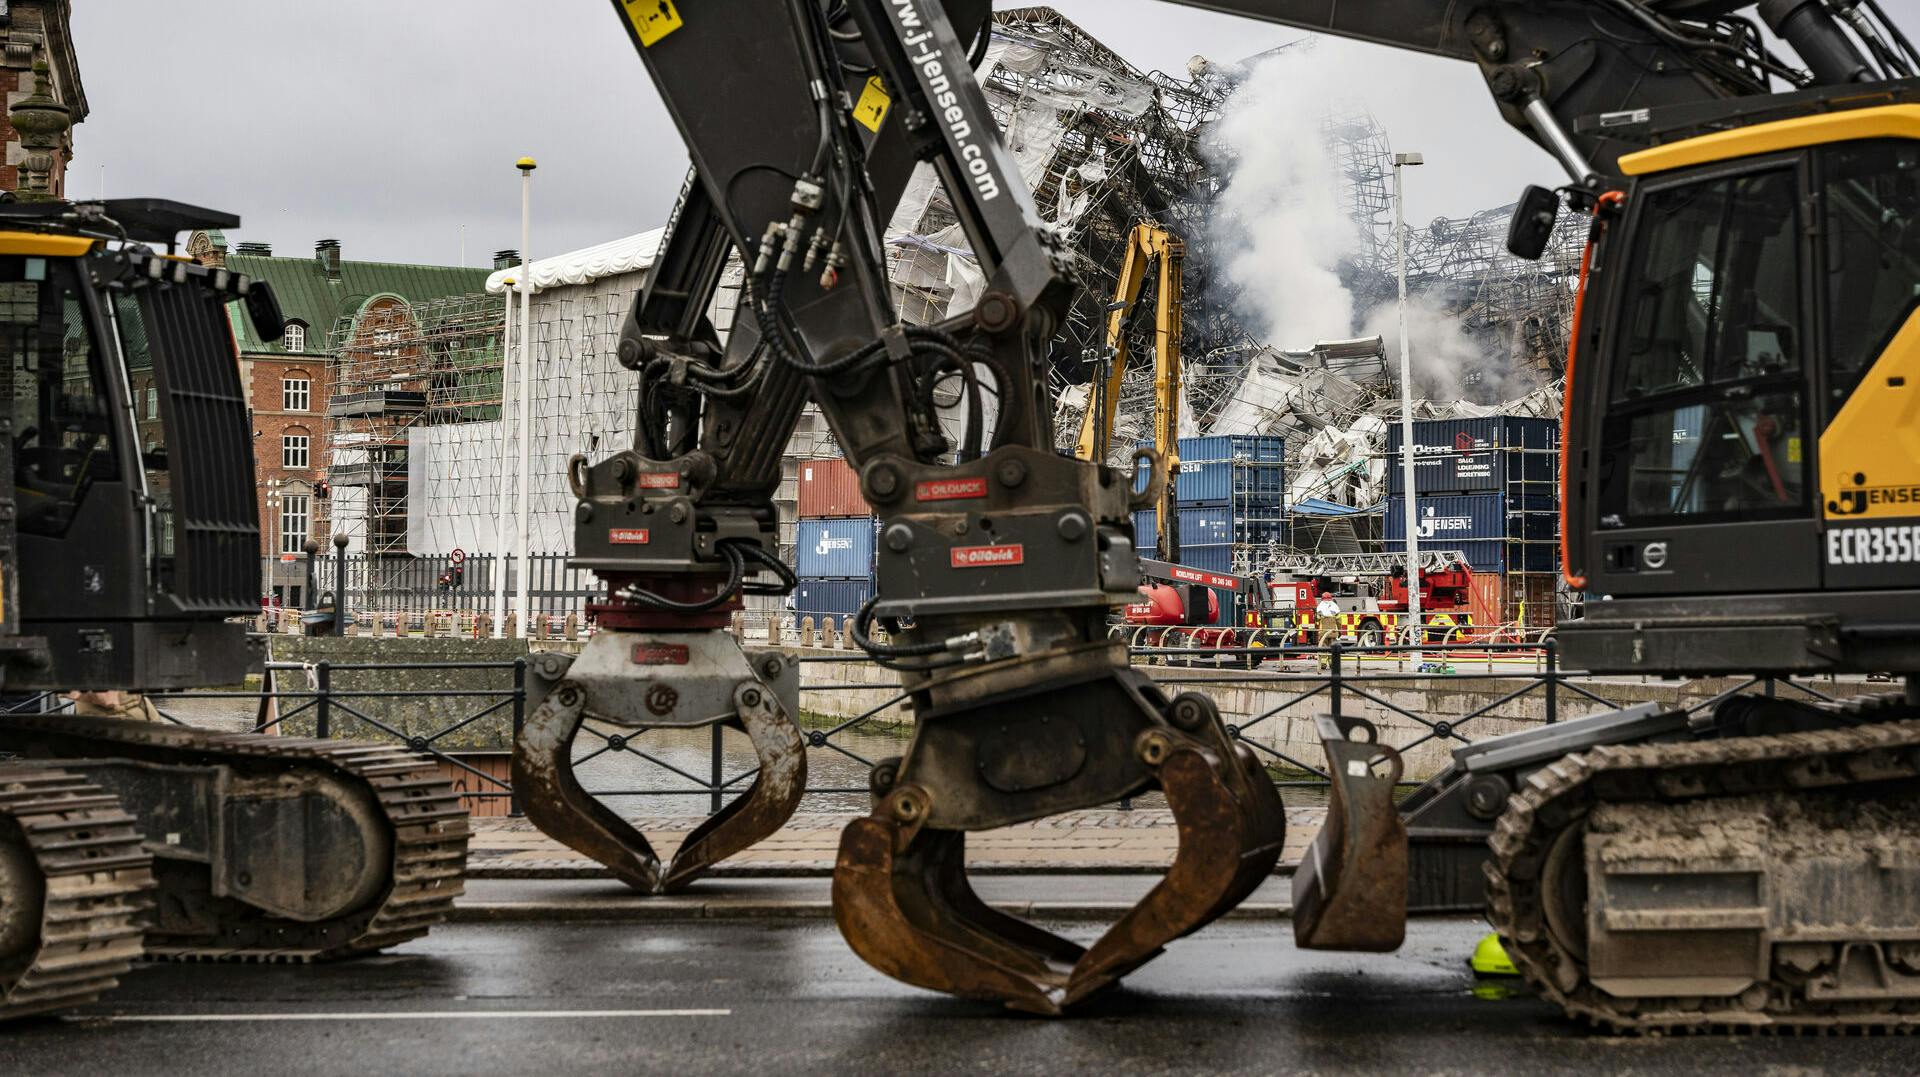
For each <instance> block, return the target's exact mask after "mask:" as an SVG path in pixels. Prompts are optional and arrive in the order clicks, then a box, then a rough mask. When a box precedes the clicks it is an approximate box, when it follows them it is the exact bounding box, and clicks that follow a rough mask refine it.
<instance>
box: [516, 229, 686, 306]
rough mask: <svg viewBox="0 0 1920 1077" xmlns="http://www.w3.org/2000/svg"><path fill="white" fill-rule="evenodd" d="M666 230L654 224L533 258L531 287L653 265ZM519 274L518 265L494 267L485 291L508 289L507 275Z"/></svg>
mask: <svg viewBox="0 0 1920 1077" xmlns="http://www.w3.org/2000/svg"><path fill="white" fill-rule="evenodd" d="M666 231H667V230H666V229H664V228H655V229H653V230H652V231H650V232H641V233H639V234H637V235H631V236H625V237H622V238H620V239H615V240H609V241H608V242H606V243H597V244H595V245H593V246H591V247H582V248H581V249H579V250H577V251H568V252H567V253H566V254H559V255H555V256H554V257H552V258H540V259H536V260H535V261H534V263H533V287H534V290H535V291H545V290H546V289H548V288H553V287H556V286H558V285H562V284H590V283H592V282H593V281H596V280H599V279H601V278H602V277H612V276H618V275H620V274H622V273H636V272H639V271H640V270H643V269H646V268H647V267H649V266H651V265H653V259H654V256H655V255H657V254H659V253H660V239H661V237H662V236H664V235H666ZM519 275H520V267H519V266H517V265H516V266H512V267H510V268H508V269H497V270H495V271H494V272H493V275H492V276H490V277H488V278H487V291H488V292H491V293H492V294H494V295H502V294H504V293H505V292H506V290H507V284H506V281H507V278H508V277H514V278H518V277H519ZM516 313H517V312H516Z"/></svg>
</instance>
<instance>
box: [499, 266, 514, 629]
mask: <svg viewBox="0 0 1920 1077" xmlns="http://www.w3.org/2000/svg"><path fill="white" fill-rule="evenodd" d="M501 283H502V284H504V285H506V293H507V310H506V314H505V315H504V316H503V320H502V322H501V325H500V470H499V473H498V474H497V476H496V479H497V481H498V482H499V484H500V485H499V487H498V489H496V490H495V491H494V504H493V638H494V639H501V638H503V637H504V636H505V635H506V631H507V480H508V479H509V477H511V475H512V472H510V471H508V470H507V429H508V427H507V368H508V366H509V357H510V356H512V355H513V300H514V285H515V284H516V283H518V282H517V280H516V279H515V278H513V277H507V278H505V279H504V280H502V281H501Z"/></svg>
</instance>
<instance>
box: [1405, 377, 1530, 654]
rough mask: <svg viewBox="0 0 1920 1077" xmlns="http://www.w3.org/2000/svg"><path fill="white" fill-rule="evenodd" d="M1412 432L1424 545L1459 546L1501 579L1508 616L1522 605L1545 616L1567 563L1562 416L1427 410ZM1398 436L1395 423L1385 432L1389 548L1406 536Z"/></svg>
mask: <svg viewBox="0 0 1920 1077" xmlns="http://www.w3.org/2000/svg"><path fill="white" fill-rule="evenodd" d="M1413 439H1414V489H1415V494H1416V500H1415V505H1414V508H1415V511H1416V512H1417V513H1418V517H1419V518H1418V521H1417V525H1416V526H1417V529H1418V530H1417V534H1418V535H1419V539H1420V548H1421V549H1423V550H1459V551H1460V552H1461V553H1463V554H1465V555H1466V558H1467V562H1468V564H1469V565H1471V566H1472V568H1473V571H1474V575H1475V576H1476V577H1488V578H1490V579H1492V580H1494V581H1497V583H1498V587H1499V594H1500V596H1501V608H1502V620H1507V621H1511V620H1516V619H1518V618H1519V617H1520V616H1521V615H1522V614H1523V613H1524V615H1525V618H1526V620H1527V621H1528V622H1529V623H1547V622H1543V621H1542V618H1548V619H1550V618H1551V616H1552V613H1553V603H1552V595H1553V580H1554V575H1555V573H1557V572H1558V571H1559V567H1560V545H1559V525H1560V499H1559V481H1560V427H1559V424H1558V423H1556V422H1554V421H1553V420H1551V419H1538V418H1533V417H1531V416H1517V415H1493V416H1487V417H1484V418H1477V419H1426V420H1421V421H1419V422H1416V423H1414V424H1413ZM1400 445H1401V437H1400V427H1399V426H1398V425H1397V424H1396V425H1394V426H1393V427H1392V428H1391V429H1390V430H1389V432H1388V438H1387V465H1388V478H1387V483H1388V485H1387V490H1388V495H1387V513H1386V521H1385V523H1386V547H1387V549H1388V550H1389V551H1390V552H1401V551H1404V550H1405V549H1406V542H1407V522H1406V510H1405V508H1404V505H1405V502H1406V478H1405V476H1406V472H1405V468H1404V465H1403V463H1402V459H1403V458H1402V455H1401V451H1400ZM1543 598H1544V601H1543V600H1542V599H1543ZM1523 604H1524V606H1525V608H1524V609H1523Z"/></svg>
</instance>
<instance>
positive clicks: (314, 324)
mask: <svg viewBox="0 0 1920 1077" xmlns="http://www.w3.org/2000/svg"><path fill="white" fill-rule="evenodd" d="M187 251H188V253H189V254H190V255H192V256H193V257H194V258H196V259H198V260H199V261H201V262H203V263H206V264H209V265H223V266H225V267H227V268H228V269H231V270H233V271H235V272H238V273H245V274H246V275H247V276H249V277H252V278H254V279H255V280H264V281H267V282H268V283H270V284H272V285H273V290H274V294H275V295H276V296H278V297H279V299H280V307H281V309H282V311H284V312H285V314H286V317H287V333H286V336H285V337H283V338H281V339H280V340H274V341H263V340H260V339H258V338H257V337H255V336H254V335H253V326H252V323H250V322H249V321H248V320H247V318H246V317H245V316H244V315H243V314H241V313H240V312H239V311H238V310H237V309H236V310H235V311H234V312H233V316H232V317H231V319H230V320H231V321H232V323H233V334H234V341H235V342H236V343H237V344H238V345H239V349H240V378H241V382H242V383H243V384H245V385H246V386H247V390H248V394H249V398H250V400H251V402H252V408H253V446H254V477H255V480H256V481H257V482H258V484H259V493H258V497H259V509H260V536H261V550H260V557H261V569H260V579H261V593H262V594H263V595H268V596H275V597H278V598H280V599H281V600H282V601H284V602H286V603H287V604H289V605H299V604H301V603H303V602H305V601H308V600H309V599H310V597H311V596H307V595H304V594H302V593H301V591H302V588H303V587H304V584H305V574H306V570H305V566H304V564H303V563H302V562H303V561H304V558H302V557H298V556H296V557H294V559H293V560H283V558H285V557H287V556H288V555H298V554H299V553H300V552H301V550H302V548H303V547H304V546H305V545H306V542H307V540H308V539H309V538H312V539H314V540H316V541H319V542H322V543H325V542H326V540H327V539H328V537H329V535H330V527H329V523H330V520H331V517H332V514H331V512H330V511H329V510H330V505H329V501H330V500H331V494H332V489H331V487H330V486H329V483H328V477H327V464H328V460H327V458H326V454H325V451H324V449H325V445H326V436H327V409H328V404H329V402H331V401H332V400H333V398H334V383H335V379H336V376H337V372H338V365H339V342H340V341H343V340H347V339H351V338H352V337H354V336H355V335H356V333H357V330H358V328H359V327H360V326H362V325H364V324H367V323H370V322H372V323H380V324H390V323H391V322H392V321H393V320H394V319H396V318H402V319H403V318H405V317H406V316H407V312H408V311H409V309H410V308H411V307H412V306H414V305H416V304H422V303H427V302H431V301H434V300H440V299H446V298H449V297H452V296H458V295H464V294H468V293H474V292H479V291H481V289H482V288H483V287H484V286H485V284H486V279H487V273H488V271H487V270H485V269H462V268H460V267H458V266H427V265H405V264H397V263H389V262H353V261H347V260H346V259H344V258H343V257H342V256H341V247H340V243H339V241H338V240H321V241H320V242H319V243H318V244H316V245H315V247H314V251H313V253H312V254H311V255H307V256H297V257H280V256H276V255H274V253H273V251H272V249H271V248H270V247H269V246H267V245H266V244H261V243H240V244H238V245H236V246H234V247H232V248H231V249H229V247H228V242H227V239H226V237H225V236H223V235H221V234H220V233H218V232H201V233H196V234H195V235H194V236H193V237H192V238H191V239H190V240H189V242H188V244H187ZM138 391H139V389H138V387H136V393H137V392H138Z"/></svg>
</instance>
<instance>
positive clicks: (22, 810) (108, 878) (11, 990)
mask: <svg viewBox="0 0 1920 1077" xmlns="http://www.w3.org/2000/svg"><path fill="white" fill-rule="evenodd" d="M9 853H11V854H12V863H14V864H15V865H17V866H20V867H23V868H25V867H26V866H27V865H28V864H30V865H31V867H30V868H28V869H27V870H23V871H20V872H18V873H13V872H0V940H4V939H5V938H7V937H8V929H9V928H11V929H12V930H13V931H14V932H16V936H15V943H14V944H9V945H5V946H0V950H4V951H6V952H0V1021H6V1020H10V1019H13V1018H17V1017H25V1016H28V1015H31V1014H37V1013H46V1012H49V1011H52V1010H62V1009H67V1008H69V1007H73V1006H79V1005H83V1004H85V1003H88V1002H92V1001H93V1000H95V999H97V998H99V997H100V996H101V995H103V994H105V993H106V992H108V991H111V990H112V989H113V988H114V987H115V986H117V985H118V984H119V982H120V977H121V976H124V975H126V973H127V970H128V968H130V967H131V965H132V963H133V962H134V961H135V960H137V959H139V957H140V953H141V936H142V933H143V925H144V923H145V919H146V916H147V913H148V912H149V911H150V910H151V908H152V900H153V899H152V894H151V891H152V890H153V886H154V880H153V872H152V870H151V869H152V863H153V858H152V857H150V856H148V855H147V853H146V851H145V850H144V849H142V848H141V846H140V832H139V830H138V828H137V824H136V822H135V820H134V818H133V816H131V815H128V814H127V813H126V812H125V811H122V810H121V807H120V802H119V801H118V800H117V799H115V798H114V797H113V795H112V794H109V793H106V792H103V791H102V790H101V789H100V788H99V787H98V786H96V785H94V784H93V783H91V782H89V781H87V780H86V779H85V778H83V777H81V776H79V775H75V774H70V773H68V772H66V771H63V770H60V769H58V768H57V767H48V766H42V765H40V764H37V763H28V762H22V761H0V855H7V854H9ZM36 906H37V909H36ZM36 913H37V915H36Z"/></svg>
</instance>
